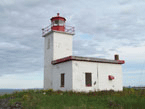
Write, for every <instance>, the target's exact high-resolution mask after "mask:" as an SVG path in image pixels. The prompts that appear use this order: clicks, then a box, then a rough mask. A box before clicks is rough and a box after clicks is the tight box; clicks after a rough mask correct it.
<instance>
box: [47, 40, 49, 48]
mask: <svg viewBox="0 0 145 109" xmlns="http://www.w3.org/2000/svg"><path fill="white" fill-rule="evenodd" d="M49 48H50V39H48V43H47V49H49Z"/></svg>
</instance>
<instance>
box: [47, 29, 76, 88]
mask: <svg viewBox="0 0 145 109" xmlns="http://www.w3.org/2000/svg"><path fill="white" fill-rule="evenodd" d="M72 36H73V35H72V34H68V33H65V32H57V31H51V32H49V33H48V34H47V35H46V36H45V37H44V38H45V40H44V89H51V88H52V85H53V83H52V73H53V70H52V67H53V65H52V64H51V61H52V60H56V59H59V58H63V57H66V56H71V55H72ZM48 45H49V47H48Z"/></svg>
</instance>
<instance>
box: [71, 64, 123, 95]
mask: <svg viewBox="0 0 145 109" xmlns="http://www.w3.org/2000/svg"><path fill="white" fill-rule="evenodd" d="M72 65H73V75H72V76H73V90H74V91H86V92H88V91H95V90H96V91H97V90H110V89H113V90H116V91H117V90H120V91H121V90H122V71H121V65H119V64H108V63H96V62H84V61H73V62H72ZM97 68H98V78H97ZM86 72H91V73H92V87H86V86H85V73H86ZM108 75H113V76H114V77H115V79H114V80H112V81H109V80H108ZM95 81H96V85H94V82H95ZM113 85H114V87H113Z"/></svg>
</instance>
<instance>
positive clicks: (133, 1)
mask: <svg viewBox="0 0 145 109" xmlns="http://www.w3.org/2000/svg"><path fill="white" fill-rule="evenodd" d="M144 10H145V0H111V1H109V0H90V1H89V0H0V88H17V89H20V88H21V89H27V88H43V75H44V74H43V70H44V69H43V65H44V63H43V61H44V38H43V37H42V31H41V29H42V28H44V27H46V26H48V25H50V18H51V17H53V16H56V14H57V13H60V16H63V17H65V18H66V25H70V26H74V27H75V35H74V36H73V55H75V56H88V57H97V58H106V59H114V54H119V58H120V60H125V62H126V63H125V64H124V65H122V71H123V86H145V80H144V78H145V14H144Z"/></svg>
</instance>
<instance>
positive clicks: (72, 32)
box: [42, 25, 75, 36]
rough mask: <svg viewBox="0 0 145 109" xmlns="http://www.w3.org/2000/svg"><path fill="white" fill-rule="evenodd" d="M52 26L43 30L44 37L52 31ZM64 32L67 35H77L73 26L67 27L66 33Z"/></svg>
mask: <svg viewBox="0 0 145 109" xmlns="http://www.w3.org/2000/svg"><path fill="white" fill-rule="evenodd" d="M51 27H52V26H51V25H49V26H47V27H45V28H42V36H44V35H46V34H47V33H49V32H50V31H51ZM63 32H66V33H70V34H74V33H75V28H74V27H72V26H66V25H65V31H63Z"/></svg>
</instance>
